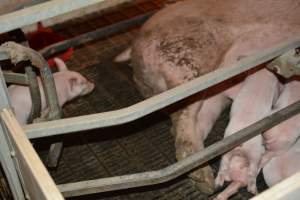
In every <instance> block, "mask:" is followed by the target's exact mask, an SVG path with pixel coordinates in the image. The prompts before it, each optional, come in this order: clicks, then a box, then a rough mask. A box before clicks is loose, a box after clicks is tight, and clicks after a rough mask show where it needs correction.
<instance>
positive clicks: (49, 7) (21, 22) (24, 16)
mask: <svg viewBox="0 0 300 200" xmlns="http://www.w3.org/2000/svg"><path fill="white" fill-rule="evenodd" d="M129 1H130V0H52V1H48V2H45V3H41V4H38V5H35V6H31V7H28V8H24V9H21V10H18V11H15V12H11V13H8V14H4V15H1V16H0V24H1V26H0V33H4V32H7V31H11V30H14V29H16V28H21V27H23V26H25V25H30V24H33V23H36V22H39V21H42V20H45V19H48V18H51V17H54V16H58V15H61V14H64V13H68V12H71V11H74V10H78V9H80V8H85V7H86V6H90V5H93V4H96V3H103V4H104V3H105V4H104V5H105V7H111V6H114V5H116V4H119V3H124V2H129Z"/></svg>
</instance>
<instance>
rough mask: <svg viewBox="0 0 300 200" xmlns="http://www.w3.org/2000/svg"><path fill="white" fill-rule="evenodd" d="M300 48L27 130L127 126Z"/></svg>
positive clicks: (35, 134) (270, 52)
mask: <svg viewBox="0 0 300 200" xmlns="http://www.w3.org/2000/svg"><path fill="white" fill-rule="evenodd" d="M298 46H300V38H296V39H293V40H291V41H289V42H286V43H284V44H281V45H278V46H276V47H275V48H271V49H267V50H265V51H262V52H259V54H256V55H254V56H251V57H246V58H244V59H242V60H240V62H238V63H237V64H235V65H233V66H231V67H224V68H221V69H218V70H216V71H213V72H211V73H208V74H205V75H203V76H201V77H199V78H197V79H195V80H192V81H190V82H188V83H186V84H183V85H180V86H178V87H175V88H173V89H171V90H168V91H166V92H164V93H161V94H159V95H156V96H154V97H152V98H149V99H147V100H145V101H142V102H139V103H137V104H135V105H132V106H129V107H127V108H123V109H120V110H116V111H110V112H103V113H98V114H92V115H85V116H80V117H72V118H66V119H61V120H54V121H49V122H41V123H36V124H30V125H25V126H24V129H25V131H26V133H27V136H28V138H39V137H47V136H51V135H59V134H65V133H70V132H76V131H82V130H90V129H95V128H100V127H108V126H113V125H118V124H124V123H127V122H130V121H133V120H135V119H138V118H141V117H143V116H145V115H147V114H149V113H152V112H154V111H157V110H159V109H161V108H164V107H166V106H168V105H170V104H172V103H174V102H176V101H179V100H181V99H184V98H186V97H188V96H190V95H192V94H195V93H197V92H199V91H201V90H204V89H206V88H208V87H210V86H213V85H215V84H217V83H220V82H222V81H224V80H226V79H228V78H231V77H233V76H235V75H237V74H240V73H242V72H245V71H247V70H249V69H251V68H253V67H254V66H257V65H259V64H262V63H264V62H266V61H269V60H271V59H272V58H274V57H276V56H279V55H281V54H283V53H284V52H286V51H288V50H290V49H292V48H296V47H298Z"/></svg>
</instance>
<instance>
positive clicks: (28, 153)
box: [1, 108, 64, 200]
mask: <svg viewBox="0 0 300 200" xmlns="http://www.w3.org/2000/svg"><path fill="white" fill-rule="evenodd" d="M1 119H2V120H3V122H4V124H5V127H6V128H7V129H8V136H9V138H10V141H11V143H12V144H13V147H14V153H15V157H16V159H17V161H18V165H19V167H20V173H21V174H22V178H23V180H24V183H25V184H24V186H25V188H26V189H27V191H28V193H29V196H30V199H39V200H52V199H55V200H63V199H64V198H63V196H62V194H61V193H60V192H59V190H58V188H57V187H56V185H55V183H54V181H53V180H52V178H51V176H50V174H49V172H48V171H47V169H46V168H45V166H44V165H43V163H42V161H41V160H40V158H39V156H38V154H37V153H36V151H35V150H34V148H33V146H32V145H31V143H30V141H29V140H28V139H27V137H26V136H25V133H24V130H23V129H22V127H21V126H20V124H19V123H18V121H17V119H16V118H15V116H14V114H13V113H12V111H11V109H9V108H4V109H2V110H1Z"/></svg>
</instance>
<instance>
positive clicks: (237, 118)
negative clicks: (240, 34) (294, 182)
mask: <svg viewBox="0 0 300 200" xmlns="http://www.w3.org/2000/svg"><path fill="white" fill-rule="evenodd" d="M280 89H281V85H280V83H279V81H278V80H277V78H276V76H275V75H274V74H272V73H271V72H269V71H267V70H266V69H262V70H260V71H258V72H256V73H254V74H252V75H250V76H249V77H247V78H246V80H245V83H244V86H243V87H242V89H241V90H240V92H239V93H238V95H237V96H236V98H235V99H234V101H233V104H232V108H231V113H230V122H229V124H228V126H227V128H226V131H225V137H228V136H230V135H232V134H233V133H235V132H237V131H239V130H241V129H243V128H245V127H247V126H249V125H251V124H252V123H254V122H256V121H258V120H260V119H262V118H264V117H266V116H267V115H269V114H270V113H271V109H272V105H273V104H274V103H275V102H276V100H277V98H278V96H279V93H280ZM263 153H264V146H263V140H262V136H261V135H258V136H256V137H254V138H252V139H250V140H248V141H247V142H245V143H243V144H241V145H239V146H238V147H236V148H234V149H233V150H231V151H230V152H228V153H226V154H225V155H223V157H222V160H221V165H220V168H219V172H218V176H217V178H216V186H223V184H224V182H225V181H229V182H231V183H230V185H229V186H228V187H227V188H226V189H225V190H224V191H223V192H221V193H220V194H219V195H218V196H217V197H216V198H215V200H226V199H228V198H229V197H230V196H231V195H233V194H234V193H236V192H238V189H239V188H241V187H247V189H248V191H249V192H251V193H254V194H255V193H257V189H256V177H257V174H258V170H259V164H260V161H261V157H262V155H263Z"/></svg>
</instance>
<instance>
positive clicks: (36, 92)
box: [25, 66, 42, 123]
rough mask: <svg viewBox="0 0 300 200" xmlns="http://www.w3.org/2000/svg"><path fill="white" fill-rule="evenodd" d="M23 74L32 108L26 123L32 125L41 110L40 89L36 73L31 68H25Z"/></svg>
mask: <svg viewBox="0 0 300 200" xmlns="http://www.w3.org/2000/svg"><path fill="white" fill-rule="evenodd" d="M25 73H26V75H27V77H28V87H29V92H30V96H31V100H32V106H31V111H30V115H29V118H28V119H27V123H32V122H33V120H34V119H35V118H37V117H39V116H40V114H41V110H42V98H41V92H40V87H39V83H38V79H37V76H36V73H35V72H34V71H33V70H32V67H31V66H26V67H25Z"/></svg>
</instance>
